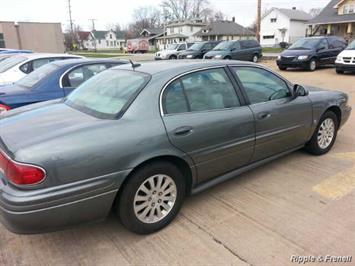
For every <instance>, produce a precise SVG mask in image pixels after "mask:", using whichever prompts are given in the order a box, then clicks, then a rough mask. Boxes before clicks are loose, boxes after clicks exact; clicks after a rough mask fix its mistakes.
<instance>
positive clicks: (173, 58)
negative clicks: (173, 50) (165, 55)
mask: <svg viewBox="0 0 355 266" xmlns="http://www.w3.org/2000/svg"><path fill="white" fill-rule="evenodd" d="M176 59H177V56H176V55H171V56H169V60H176Z"/></svg>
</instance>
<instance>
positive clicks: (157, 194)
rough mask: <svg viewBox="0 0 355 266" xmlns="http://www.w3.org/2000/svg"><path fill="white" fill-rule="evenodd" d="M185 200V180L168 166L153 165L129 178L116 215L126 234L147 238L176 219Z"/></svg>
mask: <svg viewBox="0 0 355 266" xmlns="http://www.w3.org/2000/svg"><path fill="white" fill-rule="evenodd" d="M184 198H185V179H184V177H183V175H182V174H181V171H180V170H179V169H178V168H177V167H176V166H175V165H174V164H171V163H169V162H154V163H152V164H148V165H146V166H144V167H142V168H140V169H139V170H138V171H136V172H135V173H134V174H133V175H131V176H130V177H129V180H128V182H127V183H126V184H125V186H124V187H123V191H122V193H121V194H120V197H119V203H118V206H117V208H118V210H117V212H118V214H119V217H120V219H121V222H122V223H123V225H124V226H125V227H127V228H128V229H129V230H131V231H133V232H135V233H138V234H150V233H153V232H156V231H158V230H160V229H162V228H164V227H165V226H167V225H168V224H169V223H170V222H171V221H172V220H173V219H174V218H175V216H176V215H177V214H178V212H179V210H180V208H181V205H182V203H183V201H184Z"/></svg>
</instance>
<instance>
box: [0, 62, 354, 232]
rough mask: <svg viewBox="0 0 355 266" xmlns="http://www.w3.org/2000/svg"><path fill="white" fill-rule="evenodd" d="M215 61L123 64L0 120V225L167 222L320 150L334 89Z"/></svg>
mask: <svg viewBox="0 0 355 266" xmlns="http://www.w3.org/2000/svg"><path fill="white" fill-rule="evenodd" d="M313 90H314V89H313V88H311V87H303V86H301V85H297V84H292V83H291V82H289V81H287V80H286V79H284V78H283V77H281V76H279V75H278V74H276V73H274V72H272V71H271V70H269V69H267V68H264V67H262V66H259V65H256V64H252V63H246V62H240V61H221V60H204V61H200V60H198V61H197V60H196V61H195V62H186V61H176V62H174V63H172V62H151V63H143V64H142V65H140V64H133V63H132V65H131V64H126V65H122V66H119V67H114V68H111V69H108V70H106V71H103V72H102V73H100V74H98V75H96V76H94V77H93V78H91V79H89V80H88V81H87V82H85V83H83V84H82V85H81V86H80V87H79V88H78V89H76V90H75V91H74V92H73V93H71V94H70V95H68V96H67V97H66V98H65V99H64V100H54V101H50V102H44V103H38V104H34V105H28V106H25V107H21V108H18V109H15V110H11V111H9V112H5V113H3V114H1V115H0V128H1V131H0V150H1V153H0V219H1V220H2V222H3V223H4V225H5V226H6V227H7V228H8V229H9V230H11V231H13V232H17V233H38V232H43V231H50V230H54V229H56V228H58V227H59V228H60V227H64V226H68V225H73V224H76V223H80V222H84V221H85V222H87V221H91V220H101V219H103V218H104V217H106V216H107V214H108V213H109V212H110V211H111V210H112V208H113V209H114V210H115V212H116V213H117V214H118V216H119V217H120V220H121V221H122V223H123V224H124V225H125V226H126V227H127V228H128V229H130V230H132V231H134V232H137V233H141V234H147V233H152V232H155V231H157V230H159V229H161V228H163V227H165V226H166V225H168V224H169V223H170V222H171V221H172V220H173V219H174V218H175V216H176V215H177V213H178V212H179V209H180V207H181V205H182V203H183V201H184V198H185V196H186V195H188V194H195V193H197V192H200V191H202V190H204V189H207V188H209V187H211V186H213V185H215V184H217V183H220V182H223V181H226V180H228V179H230V178H233V177H235V176H236V175H238V174H241V173H243V172H245V171H247V170H250V169H252V168H255V167H258V166H260V165H262V164H264V163H267V162H269V161H271V160H273V159H276V158H279V157H282V156H284V155H286V154H288V153H290V152H292V151H295V150H298V149H300V148H303V147H305V149H306V150H307V151H308V152H310V153H311V154H316V155H321V154H325V153H327V152H328V151H329V150H330V149H331V148H332V146H333V144H334V142H335V139H336V136H337V131H338V129H339V128H340V127H341V126H343V125H344V123H345V122H346V121H347V120H348V118H349V115H350V112H351V107H350V106H349V103H348V96H347V94H345V93H343V92H338V91H326V90H322V89H315V91H314V92H313Z"/></svg>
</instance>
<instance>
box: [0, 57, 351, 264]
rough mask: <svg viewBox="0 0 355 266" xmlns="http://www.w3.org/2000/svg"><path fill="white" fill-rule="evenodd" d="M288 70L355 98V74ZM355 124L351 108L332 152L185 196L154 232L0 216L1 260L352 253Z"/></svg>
mask: <svg viewBox="0 0 355 266" xmlns="http://www.w3.org/2000/svg"><path fill="white" fill-rule="evenodd" d="M264 64H266V65H268V66H269V67H271V68H273V69H274V70H276V65H275V63H274V62H271V61H269V62H264ZM281 74H282V75H283V76H285V77H287V78H288V79H289V80H291V81H292V82H295V83H300V84H304V85H312V86H317V87H324V88H329V89H339V90H342V91H345V92H347V93H348V94H349V95H350V97H351V100H350V101H351V105H352V106H353V108H354V106H355V75H354V74H353V75H337V74H336V73H335V71H334V69H333V68H324V69H321V70H318V71H316V72H306V71H299V70H297V71H283V72H282V73H281ZM354 130H355V118H354V115H352V116H351V117H350V120H349V121H348V123H347V124H346V125H345V126H344V127H343V128H342V129H341V130H340V131H339V134H338V139H337V142H336V144H335V146H334V148H333V149H332V151H331V152H330V153H328V154H327V155H325V156H322V157H314V156H311V155H308V154H306V153H304V152H302V151H298V152H295V153H292V154H290V155H288V156H285V157H283V158H281V159H279V160H277V161H274V162H272V163H270V164H267V165H265V166H263V167H260V168H258V169H256V170H253V171H251V172H248V173H245V174H243V175H241V176H238V177H236V178H235V179H233V180H231V181H228V182H226V183H224V184H221V185H218V186H216V187H214V188H212V189H209V190H207V191H205V192H203V193H201V194H199V195H196V196H193V197H190V198H188V199H187V200H186V202H185V204H184V206H183V209H182V211H181V213H180V215H179V216H178V217H177V219H176V220H175V221H174V222H173V223H172V224H171V225H170V226H168V227H167V228H166V229H164V230H162V231H161V232H159V233H156V234H153V235H148V236H139V235H135V234H133V233H130V232H128V231H127V230H126V229H124V228H123V227H122V226H121V225H120V224H119V222H118V221H116V218H115V216H113V215H112V216H110V217H109V218H108V219H107V220H106V221H104V222H101V223H95V224H89V225H81V226H77V227H75V228H73V229H69V230H66V231H61V232H55V233H49V234H42V235H15V234H12V233H10V232H8V231H7V230H6V229H5V228H4V227H3V226H2V225H0V265H49V264H50V265H132V264H133V265H297V263H296V262H294V263H292V262H291V261H290V258H291V256H292V255H295V256H297V255H300V256H308V255H314V256H319V255H320V256H326V255H334V256H348V255H350V256H351V255H352V256H355V251H354V247H355V207H354V206H355V134H354V133H353V132H354ZM354 261H355V258H353V260H352V263H354ZM333 264H334V265H335V263H333ZM343 264H344V263H343ZM350 264H351V263H348V264H344V265H350ZM315 265H322V263H316V264H315ZM327 265H332V263H327Z"/></svg>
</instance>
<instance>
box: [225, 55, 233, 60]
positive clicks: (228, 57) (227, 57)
mask: <svg viewBox="0 0 355 266" xmlns="http://www.w3.org/2000/svg"><path fill="white" fill-rule="evenodd" d="M223 59H225V60H232V57H230V56H229V55H227V56H225V57H224V58H223Z"/></svg>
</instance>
